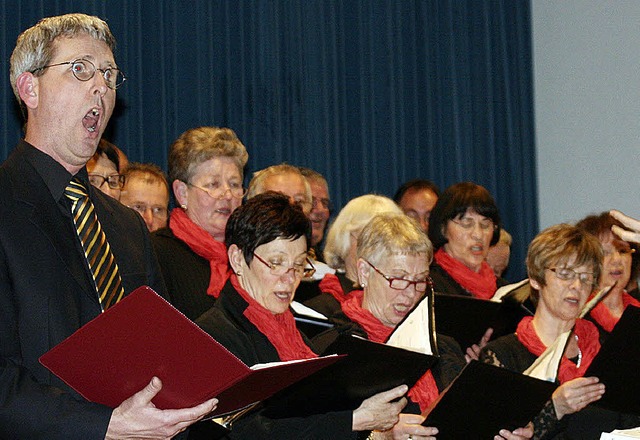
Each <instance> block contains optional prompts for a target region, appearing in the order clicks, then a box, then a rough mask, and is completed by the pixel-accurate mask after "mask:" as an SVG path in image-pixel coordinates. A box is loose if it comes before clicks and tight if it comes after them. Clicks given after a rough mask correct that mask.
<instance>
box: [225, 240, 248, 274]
mask: <svg viewBox="0 0 640 440" xmlns="http://www.w3.org/2000/svg"><path fill="white" fill-rule="evenodd" d="M227 256H228V257H229V264H231V268H232V269H233V272H235V274H236V275H237V274H240V275H242V263H243V262H244V254H243V253H242V249H240V248H239V247H238V246H237V245H235V244H232V245H231V246H229V249H227Z"/></svg>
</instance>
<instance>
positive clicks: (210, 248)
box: [169, 208, 231, 298]
mask: <svg viewBox="0 0 640 440" xmlns="http://www.w3.org/2000/svg"><path fill="white" fill-rule="evenodd" d="M169 227H170V228H171V231H172V232H173V235H175V236H176V237H178V238H179V239H180V240H182V241H184V242H185V243H186V244H187V246H189V247H190V248H191V250H192V251H193V252H195V253H196V254H198V255H200V256H201V257H202V258H204V259H206V260H209V265H210V267H211V278H210V279H209V287H208V288H207V294H209V295H211V296H214V297H216V298H217V297H219V296H220V291H221V290H222V288H223V287H224V285H225V283H226V282H227V279H228V278H229V275H230V274H231V270H230V269H229V261H228V257H227V248H226V246H225V245H224V243H221V242H219V241H216V240H215V239H214V238H213V237H212V236H211V234H209V233H208V232H207V231H205V230H204V229H202V228H201V227H200V226H198V225H196V224H195V223H194V222H193V221H192V220H191V219H190V218H189V217H188V216H187V213H186V212H185V211H184V209H182V208H175V209H174V210H173V211H171V217H170V219H169Z"/></svg>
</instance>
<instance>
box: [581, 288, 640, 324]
mask: <svg viewBox="0 0 640 440" xmlns="http://www.w3.org/2000/svg"><path fill="white" fill-rule="evenodd" d="M629 305H632V306H636V307H640V301H638V300H637V299H635V298H634V297H632V296H631V295H629V294H628V293H627V291H626V290H625V291H623V292H622V311H624V309H626V308H627V306H629ZM591 317H592V318H593V319H594V320H595V321H596V322H597V323H598V324H600V326H601V327H602V328H603V329H605V330H606V331H607V332H609V333H611V330H613V328H614V327H615V326H616V324H617V323H618V321H619V320H620V317H619V316H614V315H613V313H611V310H609V308H608V307H607V306H606V305H605V303H604V302H602V301H600V302H599V303H598V304H597V305H596V306H595V307H594V308H593V310H591Z"/></svg>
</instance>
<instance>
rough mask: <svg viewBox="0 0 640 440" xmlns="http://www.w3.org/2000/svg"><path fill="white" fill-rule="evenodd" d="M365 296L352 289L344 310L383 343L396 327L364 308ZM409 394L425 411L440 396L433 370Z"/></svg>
mask: <svg viewBox="0 0 640 440" xmlns="http://www.w3.org/2000/svg"><path fill="white" fill-rule="evenodd" d="M363 298H364V292H363V291H362V290H354V291H352V292H351V293H350V294H349V297H348V298H347V299H346V300H345V301H343V302H342V311H343V312H344V314H345V315H347V316H348V317H349V319H351V320H352V321H353V322H355V323H357V324H359V325H360V326H361V327H362V328H363V329H364V331H365V332H366V333H367V337H368V338H369V340H370V341H373V342H378V343H382V344H383V343H385V342H386V341H387V339H389V336H391V333H392V332H393V330H394V329H393V328H392V327H387V326H386V325H384V324H383V323H382V322H380V320H379V319H378V318H376V317H375V316H373V314H372V313H371V312H370V311H369V310H366V309H364V308H363V307H362V299H363ZM408 395H409V397H410V398H411V400H413V401H414V402H416V403H417V404H418V405H420V410H421V411H425V410H426V409H427V408H428V407H429V406H430V405H431V403H433V402H434V401H435V400H436V399H437V398H438V386H437V385H436V381H435V379H434V378H433V374H432V373H431V370H427V372H426V373H425V374H424V375H423V376H422V377H421V378H420V379H418V382H416V384H415V385H414V386H413V387H412V388H411V389H410V390H409V393H408Z"/></svg>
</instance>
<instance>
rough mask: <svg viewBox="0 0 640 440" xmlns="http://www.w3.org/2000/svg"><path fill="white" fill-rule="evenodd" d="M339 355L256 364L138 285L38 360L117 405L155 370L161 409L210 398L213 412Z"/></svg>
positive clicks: (95, 397)
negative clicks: (249, 363) (213, 402)
mask: <svg viewBox="0 0 640 440" xmlns="http://www.w3.org/2000/svg"><path fill="white" fill-rule="evenodd" d="M339 358H340V356H329V357H321V358H316V359H305V360H301V361H293V362H289V363H278V364H277V365H274V366H268V367H263V368H260V369H255V370H253V369H251V368H249V367H248V366H247V365H245V364H244V363H243V362H242V361H240V359H238V358H237V357H236V356H234V355H233V354H232V353H231V352H229V351H228V350H227V349H226V348H225V347H223V346H222V345H221V344H220V343H219V342H217V341H216V340H215V339H213V338H212V337H211V336H209V334H207V333H205V332H204V331H203V330H202V329H200V327H198V326H197V325H196V324H194V323H193V322H192V321H190V320H189V319H188V318H187V317H185V316H184V315H183V314H182V313H180V312H179V311H178V310H176V309H175V308H174V307H173V306H172V305H171V304H169V303H168V302H167V301H166V300H165V299H164V298H162V297H160V296H159V295H158V294H157V293H155V292H154V291H153V290H152V289H151V288H149V287H146V286H145V287H140V288H138V289H136V290H135V291H134V292H132V293H131V294H130V295H128V296H127V297H125V298H124V299H123V300H122V301H120V302H119V303H118V304H116V305H114V306H113V307H111V308H109V309H108V310H107V311H106V312H105V313H103V314H101V315H100V316H98V317H96V318H95V319H93V320H92V321H90V322H89V323H87V324H86V325H84V326H83V327H81V328H80V329H79V330H77V331H76V332H75V333H73V334H72V335H71V336H69V337H68V338H67V339H65V340H64V341H62V342H61V343H60V344H58V345H57V346H55V347H54V348H52V349H51V350H49V351H48V352H47V353H45V354H44V355H42V356H41V357H40V363H42V365H44V366H45V367H47V368H48V369H49V370H51V371H52V372H53V373H54V374H55V375H57V376H58V377H59V378H60V379H62V380H63V381H64V382H65V383H67V384H68V385H69V386H70V387H72V388H73V389H74V390H76V391H77V392H78V393H79V394H81V395H82V396H83V397H84V398H86V399H87V400H89V401H92V402H96V403H101V404H103V405H107V406H110V407H112V408H115V407H117V406H118V405H120V404H121V403H122V402H123V401H124V400H125V399H127V398H128V397H130V396H132V395H133V394H135V393H136V392H138V391H140V390H141V389H142V388H144V387H145V386H146V385H147V384H148V383H149V381H150V380H151V378H152V377H153V376H157V377H159V378H160V379H161V380H162V390H161V391H160V392H159V393H158V395H157V396H156V397H155V398H154V399H153V403H154V404H155V405H156V406H157V407H158V408H160V409H170V408H187V407H191V406H194V405H197V404H199V403H202V402H204V401H205V400H207V399H210V398H212V397H217V398H218V399H219V403H218V407H217V408H216V410H215V412H214V413H213V414H214V415H221V414H226V413H229V412H233V411H236V410H238V409H241V408H244V407H246V406H248V405H250V404H252V403H255V402H259V401H262V400H264V399H266V398H267V397H269V396H271V395H272V394H274V393H275V392H277V391H279V390H281V389H283V388H285V387H287V386H289V385H291V384H292V383H294V382H297V381H298V380H300V379H302V378H304V377H306V376H308V375H310V374H312V373H314V372H316V371H318V370H320V369H322V368H324V367H326V366H328V365H331V364H333V363H334V362H336V361H337V360H338V359H339Z"/></svg>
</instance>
